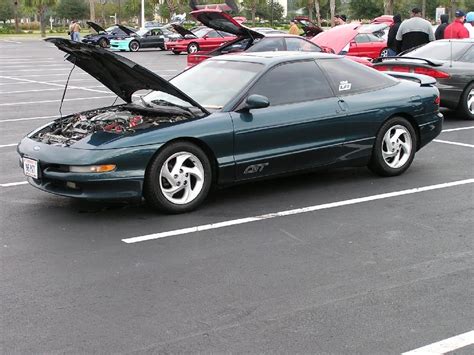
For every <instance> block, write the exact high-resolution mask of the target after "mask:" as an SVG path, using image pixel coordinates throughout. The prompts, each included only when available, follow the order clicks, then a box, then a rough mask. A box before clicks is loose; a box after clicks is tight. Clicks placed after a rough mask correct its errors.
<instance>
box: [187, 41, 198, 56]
mask: <svg viewBox="0 0 474 355" xmlns="http://www.w3.org/2000/svg"><path fill="white" fill-rule="evenodd" d="M196 52H199V44H197V43H196V42H191V43H189V44H188V54H191V53H196Z"/></svg>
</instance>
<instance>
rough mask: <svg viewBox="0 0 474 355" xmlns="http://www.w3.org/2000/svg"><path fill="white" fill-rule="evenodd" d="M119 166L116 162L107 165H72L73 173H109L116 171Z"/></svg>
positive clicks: (70, 170) (71, 170) (70, 168)
mask: <svg viewBox="0 0 474 355" xmlns="http://www.w3.org/2000/svg"><path fill="white" fill-rule="evenodd" d="M116 167H117V166H116V165H115V164H106V165H89V166H70V167H69V172H71V173H108V172H110V171H114V170H115V168H116Z"/></svg>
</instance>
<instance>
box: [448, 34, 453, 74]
mask: <svg viewBox="0 0 474 355" xmlns="http://www.w3.org/2000/svg"><path fill="white" fill-rule="evenodd" d="M449 44H450V46H449V48H450V49H451V55H450V58H449V67H450V68H452V67H453V41H452V40H449Z"/></svg>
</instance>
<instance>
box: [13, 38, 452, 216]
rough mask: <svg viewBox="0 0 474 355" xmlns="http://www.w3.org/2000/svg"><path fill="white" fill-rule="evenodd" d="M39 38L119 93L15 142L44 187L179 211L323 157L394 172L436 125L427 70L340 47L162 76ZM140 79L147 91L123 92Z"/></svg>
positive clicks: (320, 162)
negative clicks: (386, 69) (389, 69)
mask: <svg viewBox="0 0 474 355" xmlns="http://www.w3.org/2000/svg"><path fill="white" fill-rule="evenodd" d="M48 41H49V42H51V43H53V44H54V45H56V46H57V47H58V48H59V49H60V50H62V51H64V52H66V53H67V54H68V56H67V57H66V59H67V60H68V61H70V62H72V63H74V65H75V66H77V67H79V68H81V69H82V70H84V71H85V72H87V73H89V74H91V75H92V76H93V77H94V78H96V79H97V80H99V81H101V82H102V83H103V84H104V85H105V86H106V87H108V88H109V89H110V90H112V91H113V92H114V93H115V94H116V95H118V96H119V97H120V98H122V99H123V100H124V101H125V102H126V103H125V104H120V105H116V106H109V107H102V108H97V109H91V110H88V111H85V112H79V113H75V114H71V115H67V116H64V117H61V118H58V119H56V120H54V121H52V122H50V123H48V124H46V125H43V126H42V127H40V128H38V129H36V130H34V131H33V132H31V133H29V134H28V135H27V136H26V137H24V138H23V139H22V140H21V142H20V143H19V145H18V148H17V151H18V153H19V155H20V165H21V167H22V169H23V172H24V174H25V175H26V176H27V179H28V182H29V183H30V184H31V185H32V186H34V187H36V188H38V189H41V190H44V191H47V192H49V193H53V194H58V195H63V196H69V197H76V198H83V199H102V200H105V199H118V200H123V199H135V200H141V199H142V197H144V198H145V199H146V200H147V202H148V203H149V205H151V206H152V207H154V208H156V209H159V210H161V211H165V212H167V213H182V212H187V211H191V210H193V209H195V208H197V207H198V206H199V205H201V204H202V203H203V202H204V200H205V199H206V197H207V195H208V193H209V191H210V190H211V187H212V186H213V185H227V184H232V183H240V182H245V181H252V180H257V179H261V178H269V177H273V176H278V175H281V174H288V173H296V172H301V171H308V170H312V169H317V168H324V169H326V168H327V167H330V166H335V167H338V166H339V167H340V166H346V167H351V166H368V167H369V168H370V169H371V170H372V171H374V172H375V173H377V174H379V175H381V176H396V175H400V174H402V173H403V172H405V171H406V170H407V169H408V168H409V167H410V165H411V163H412V161H413V159H414V157H415V153H416V152H417V151H418V150H419V149H421V148H422V147H423V146H425V145H426V144H428V143H429V142H430V141H432V140H433V139H434V138H435V137H436V136H437V135H438V134H439V133H440V132H441V129H442V122H443V116H442V114H440V112H439V106H438V102H439V91H438V89H437V88H436V87H434V86H432V83H434V82H435V80H434V79H432V78H430V77H427V76H419V75H417V74H406V73H404V75H406V76H407V77H408V78H409V79H414V80H417V82H412V81H411V80H398V79H395V78H393V77H391V76H389V75H385V74H383V73H380V72H378V71H376V70H373V69H370V68H367V67H365V66H363V65H359V64H357V63H354V62H352V61H350V60H347V59H346V58H343V57H340V56H334V55H330V54H325V53H303V52H270V53H269V52H265V53H246V54H236V55H226V56H222V57H219V58H211V59H209V60H208V61H205V62H204V63H202V64H200V65H197V66H195V67H193V68H191V69H189V70H186V71H184V72H183V73H181V74H179V75H177V76H175V77H174V78H172V79H171V80H169V81H168V80H166V79H163V78H162V77H160V76H158V75H157V74H154V73H153V72H151V71H149V70H147V69H145V68H144V67H142V66H140V65H139V64H137V63H134V62H132V61H130V60H129V59H127V58H124V57H122V56H119V55H116V54H115V53H112V52H110V51H107V50H104V49H102V48H99V47H93V46H90V45H86V44H84V43H77V42H72V41H70V40H67V39H64V38H52V39H48ZM229 83H231V84H232V85H229ZM143 89H147V90H151V91H150V92H149V93H148V94H147V95H145V96H141V97H140V98H139V99H138V100H136V101H135V102H133V101H132V96H133V94H134V93H135V92H136V91H139V90H143ZM414 96H416V97H417V101H416V104H415V103H414V102H413V100H412V98H413V97H414ZM387 102H390V105H387Z"/></svg>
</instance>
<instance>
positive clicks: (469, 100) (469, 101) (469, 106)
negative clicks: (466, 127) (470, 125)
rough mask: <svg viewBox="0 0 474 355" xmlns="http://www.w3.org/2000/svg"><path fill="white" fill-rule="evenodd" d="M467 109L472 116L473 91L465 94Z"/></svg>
mask: <svg viewBox="0 0 474 355" xmlns="http://www.w3.org/2000/svg"><path fill="white" fill-rule="evenodd" d="M467 109H468V110H469V112H470V113H471V114H473V115H474V89H471V91H469V93H468V94H467Z"/></svg>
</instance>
